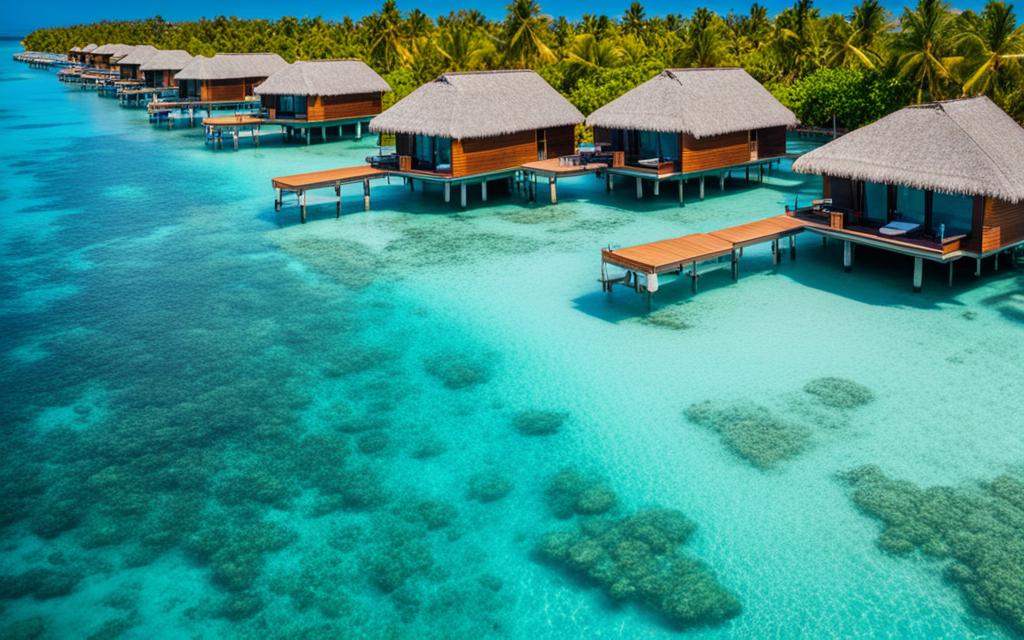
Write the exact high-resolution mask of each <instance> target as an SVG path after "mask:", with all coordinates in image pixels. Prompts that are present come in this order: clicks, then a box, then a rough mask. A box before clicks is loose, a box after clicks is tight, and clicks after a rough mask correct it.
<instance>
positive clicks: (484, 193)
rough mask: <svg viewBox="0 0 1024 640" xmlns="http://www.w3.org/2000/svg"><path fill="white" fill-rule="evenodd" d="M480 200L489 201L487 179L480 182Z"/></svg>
mask: <svg viewBox="0 0 1024 640" xmlns="http://www.w3.org/2000/svg"><path fill="white" fill-rule="evenodd" d="M480 200H481V201H482V202H487V180H486V179H485V180H484V181H483V182H481V183H480Z"/></svg>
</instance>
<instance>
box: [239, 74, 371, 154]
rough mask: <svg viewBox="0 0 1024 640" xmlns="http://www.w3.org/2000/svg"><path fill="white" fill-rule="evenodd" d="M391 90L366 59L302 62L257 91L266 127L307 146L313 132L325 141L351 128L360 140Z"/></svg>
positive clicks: (263, 83)
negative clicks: (272, 126) (273, 126)
mask: <svg viewBox="0 0 1024 640" xmlns="http://www.w3.org/2000/svg"><path fill="white" fill-rule="evenodd" d="M388 91H391V86H390V85H388V83H387V82H386V81H385V80H384V78H382V77H380V75H378V74H377V72H376V71H374V70H373V69H371V68H370V67H368V66H367V65H366V63H364V62H363V61H362V60H315V61H298V62H295V63H294V64H291V65H289V66H287V67H285V68H283V69H281V70H280V71H277V72H276V73H274V74H273V75H271V76H270V77H268V78H267V79H266V80H265V81H264V82H262V83H261V84H260V85H259V86H258V87H256V89H255V91H254V93H255V94H256V95H257V96H259V97H260V100H261V101H262V105H263V110H264V112H265V114H266V117H265V118H263V122H264V123H265V124H279V125H281V127H282V131H283V132H284V134H285V136H286V137H287V138H289V139H293V138H296V137H298V138H300V139H304V140H305V142H306V144H309V141H310V133H311V131H316V132H318V133H319V134H320V138H321V140H326V139H327V136H328V135H330V134H336V135H337V136H338V137H340V136H341V133H342V130H343V128H344V127H351V128H352V129H353V131H354V134H355V137H356V139H359V138H360V137H362V132H363V125H365V124H367V123H369V122H370V120H372V119H373V117H374V116H375V115H378V114H379V113H380V112H381V99H382V97H383V95H384V93H386V92H388Z"/></svg>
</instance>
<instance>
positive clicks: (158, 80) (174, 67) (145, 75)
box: [139, 49, 192, 88]
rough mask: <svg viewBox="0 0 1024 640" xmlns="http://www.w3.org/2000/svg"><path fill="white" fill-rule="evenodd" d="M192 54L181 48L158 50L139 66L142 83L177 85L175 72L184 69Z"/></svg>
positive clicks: (162, 85) (165, 85)
mask: <svg viewBox="0 0 1024 640" xmlns="http://www.w3.org/2000/svg"><path fill="white" fill-rule="evenodd" d="M191 61H192V56H191V55H189V53H188V51H183V50H181V49H168V50H158V51H157V52H156V54H155V55H153V57H151V58H149V59H148V60H146V61H145V62H143V63H142V64H141V65H140V66H139V70H140V71H141V72H142V81H143V84H144V85H145V86H147V87H154V88H156V87H177V86H178V80H177V79H176V78H175V77H174V75H175V74H176V73H178V72H179V71H181V70H182V69H184V68H185V67H186V66H187V65H188V63H189V62H191Z"/></svg>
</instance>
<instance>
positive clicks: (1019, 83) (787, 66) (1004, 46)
mask: <svg viewBox="0 0 1024 640" xmlns="http://www.w3.org/2000/svg"><path fill="white" fill-rule="evenodd" d="M89 42H95V43H97V44H103V43H107V42H121V43H124V44H152V45H154V46H157V47H160V48H164V49H185V50H187V51H188V52H189V53H192V54H194V55H198V54H202V55H213V54H214V53H217V52H242V53H245V52H256V51H271V52H276V53H279V54H280V55H281V56H283V57H284V58H285V59H287V60H296V59H323V58H361V59H363V60H365V61H366V62H367V63H368V64H370V65H371V66H373V67H374V68H375V69H377V70H378V71H379V72H381V73H382V74H384V76H385V77H386V78H387V79H388V81H389V82H390V83H391V85H392V86H393V87H395V89H396V90H395V92H394V94H393V95H391V96H390V97H389V101H394V100H396V99H398V98H401V97H402V96H404V95H406V94H407V93H408V92H409V91H411V90H412V89H414V88H415V87H416V86H418V85H419V84H422V83H423V82H427V81H429V80H431V79H433V78H435V77H437V76H438V75H439V74H441V73H443V72H445V71H472V70H481V69H502V68H532V69H536V70H537V71H538V72H539V73H541V74H542V75H543V76H544V77H545V78H546V79H547V80H548V81H549V82H551V84H552V85H553V86H554V87H555V88H556V89H558V90H559V91H561V92H562V93H563V94H564V95H565V96H566V97H567V98H569V100H571V101H572V102H573V103H574V104H576V106H577V107H579V108H580V109H581V110H582V111H583V112H584V113H589V112H591V111H593V110H594V109H596V108H597V107H599V106H601V105H602V104H605V103H606V102H608V101H610V100H612V99H614V98H615V97H617V96H619V95H621V94H622V93H624V92H625V91H628V90H629V89H631V88H632V87H634V86H636V85H637V84H639V83H641V82H643V81H645V80H647V79H648V78H650V77H651V76H653V75H654V74H655V73H657V72H658V71H660V70H661V69H664V68H666V67H699V66H739V67H743V68H744V69H746V70H747V71H748V72H749V73H750V74H751V75H753V76H754V77H755V78H757V80H759V81H760V82H762V83H764V84H765V86H767V87H768V88H769V89H770V90H771V91H772V92H773V93H775V94H776V95H777V96H779V98H780V99H781V100H783V102H785V103H786V104H787V105H788V106H789V107H790V108H792V109H793V110H794V111H795V112H796V113H797V115H798V116H799V117H800V118H801V120H802V121H803V122H805V123H807V124H811V125H827V124H831V121H832V116H833V115H834V116H835V117H836V119H837V121H838V123H839V125H840V126H844V127H856V126H860V125H863V124H865V123H866V122H870V121H871V120H874V119H876V118H878V117H881V116H882V115H885V113H888V112H890V111H892V110H895V109H898V108H900V107H902V106H905V105H906V104H908V103H910V102H923V101H928V100H941V99H947V98H955V97H959V96H970V95H982V94H984V95H988V96H990V97H991V98H992V99H993V100H995V101H996V103H997V104H999V105H1000V106H1002V107H1003V108H1004V109H1006V110H1007V112H1009V113H1010V114H1011V115H1012V116H1013V117H1015V118H1017V119H1018V120H1024V62H1022V60H1024V26H1021V25H1020V24H1018V21H1017V16H1016V13H1015V12H1014V7H1013V5H1012V4H1006V3H1004V2H1002V1H1001V0H990V1H989V3H988V4H987V5H986V6H985V8H984V9H983V10H982V11H981V12H978V13H976V12H973V11H964V12H962V13H956V12H954V11H953V10H952V9H951V8H950V7H949V6H948V5H947V4H945V2H944V0H917V4H916V5H915V6H912V7H906V8H905V9H904V10H903V12H902V14H901V15H900V16H899V17H895V16H893V15H891V14H889V13H888V12H887V11H886V10H885V9H884V8H883V7H882V6H881V4H880V3H879V0H862V1H861V2H860V4H858V5H856V6H853V7H851V9H850V12H849V13H848V14H831V15H823V14H822V13H821V11H820V10H819V9H818V8H817V7H815V6H814V5H813V0H796V2H795V4H794V5H793V6H791V7H789V8H787V9H785V10H783V11H782V12H780V13H779V14H778V15H776V16H774V17H771V16H769V15H768V12H767V10H766V9H765V8H764V7H763V6H761V5H759V4H757V3H754V4H753V5H752V6H751V8H750V11H749V12H748V13H746V14H736V13H732V12H730V13H729V14H728V15H725V16H721V15H719V14H717V13H715V12H714V11H713V10H711V9H709V8H706V7H700V8H698V9H696V10H695V11H694V12H693V13H692V14H691V15H689V16H682V15H678V14H668V15H664V16H656V15H651V14H650V13H649V12H648V11H647V10H646V9H645V8H644V6H643V4H641V3H640V2H632V3H631V4H629V5H628V6H627V7H625V8H624V10H623V13H622V14H621V15H619V16H605V15H593V14H585V15H584V16H583V17H582V18H581V19H580V20H575V21H573V20H568V19H566V18H564V17H553V16H550V15H547V14H545V13H544V12H543V10H542V9H541V6H540V5H539V4H538V3H537V1H536V0H511V3H510V4H509V5H508V7H507V13H506V15H505V17H504V18H503V19H501V20H488V19H487V18H486V17H484V16H483V15H482V14H481V13H480V12H479V11H477V10H475V9H462V10H459V11H452V12H450V13H448V14H447V15H444V16H439V17H436V18H431V17H430V16H427V15H426V14H424V13H423V12H422V11H420V10H419V9H413V10H411V11H404V12H403V11H402V10H401V9H400V8H399V6H398V5H397V4H396V0H385V1H384V3H383V5H382V6H381V8H380V9H379V10H378V11H376V12H374V13H372V14H370V15H367V16H366V17H364V18H362V19H360V20H352V19H351V18H347V17H346V18H344V19H342V20H340V21H334V20H324V19H322V18H319V17H318V18H302V19H296V18H293V17H288V16H286V17H282V18H280V19H279V20H243V19H239V18H230V17H224V16H221V17H216V18H212V19H207V18H203V19H200V20H195V21H190V22H174V23H172V22H167V21H165V20H163V19H162V18H160V17H159V16H156V17H153V18H150V19H147V20H137V21H119V22H99V23H94V24H85V25H77V26H72V27H60V28H49V29H39V30H36V31H33V32H32V33H31V34H29V35H28V36H27V37H26V38H25V40H24V46H25V48H26V49H30V50H35V51H67V50H68V49H70V48H71V47H73V46H81V45H84V44H87V43H89Z"/></svg>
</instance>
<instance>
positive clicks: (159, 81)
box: [142, 69, 180, 87]
mask: <svg viewBox="0 0 1024 640" xmlns="http://www.w3.org/2000/svg"><path fill="white" fill-rule="evenodd" d="M178 71H180V69H179V70H178ZM178 71H172V70H170V69H161V70H157V71H143V72H142V75H143V78H142V79H143V81H144V83H145V85H146V86H147V87H176V86H178V81H177V80H176V79H175V78H174V74H176V73H178Z"/></svg>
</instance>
